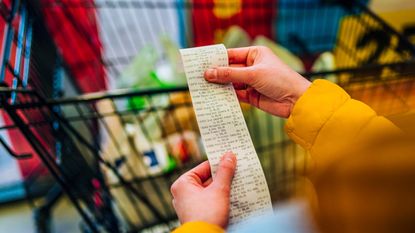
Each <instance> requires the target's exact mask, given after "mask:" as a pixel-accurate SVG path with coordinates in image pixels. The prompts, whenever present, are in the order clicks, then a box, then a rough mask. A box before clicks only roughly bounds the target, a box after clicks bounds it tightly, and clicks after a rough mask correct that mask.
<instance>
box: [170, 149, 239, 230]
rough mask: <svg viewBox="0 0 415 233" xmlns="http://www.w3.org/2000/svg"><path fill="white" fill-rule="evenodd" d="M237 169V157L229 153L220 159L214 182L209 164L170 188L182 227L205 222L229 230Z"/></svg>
mask: <svg viewBox="0 0 415 233" xmlns="http://www.w3.org/2000/svg"><path fill="white" fill-rule="evenodd" d="M235 169H236V157H235V155H234V154H232V153H230V152H228V153H226V154H225V155H223V157H222V158H221V161H220V162H219V165H218V168H217V170H216V174H215V177H213V180H212V177H211V173H210V165H209V162H208V161H205V162H203V163H201V164H199V165H198V166H197V167H195V168H193V169H192V170H190V171H188V172H186V173H185V174H183V175H182V176H180V177H179V179H177V180H176V181H175V182H174V184H173V185H172V186H171V193H172V195H173V206H174V209H175V210H176V213H177V216H178V217H179V220H180V223H182V224H184V223H186V222H193V221H203V222H207V223H211V224H215V225H219V226H221V227H223V228H226V226H227V225H228V219H229V205H230V201H229V195H230V190H231V184H232V179H233V175H234V173H235Z"/></svg>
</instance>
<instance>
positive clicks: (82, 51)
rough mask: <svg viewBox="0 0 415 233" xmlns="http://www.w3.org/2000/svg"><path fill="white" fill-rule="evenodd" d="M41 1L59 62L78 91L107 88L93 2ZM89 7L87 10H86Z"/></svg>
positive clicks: (70, 0) (73, 0) (79, 0)
mask: <svg viewBox="0 0 415 233" xmlns="http://www.w3.org/2000/svg"><path fill="white" fill-rule="evenodd" d="M56 2H57V0H42V1H41V6H42V12H43V17H44V20H45V24H46V27H47V29H48V30H49V32H50V34H51V36H52V38H53V40H54V42H55V44H56V46H57V47H58V50H59V52H60V54H61V55H62V57H63V60H64V62H65V64H66V65H67V67H68V68H69V70H70V72H71V76H72V77H73V78H74V83H75V84H76V85H77V86H78V88H79V90H80V91H81V92H84V93H86V92H97V91H103V90H106V89H107V81H106V74H105V67H104V65H103V62H102V44H101V41H100V38H99V33H98V26H97V17H96V10H95V8H94V7H93V6H94V1H93V0H59V1H58V2H59V4H57V3H56ZM88 6H90V7H88Z"/></svg>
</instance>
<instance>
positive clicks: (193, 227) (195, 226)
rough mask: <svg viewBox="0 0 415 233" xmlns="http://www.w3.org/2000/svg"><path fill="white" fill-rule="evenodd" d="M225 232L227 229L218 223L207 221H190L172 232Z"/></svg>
mask: <svg viewBox="0 0 415 233" xmlns="http://www.w3.org/2000/svg"><path fill="white" fill-rule="evenodd" d="M196 232H197V233H224V232H225V231H224V230H223V229H222V228H220V227H219V226H217V225H214V224H210V223H205V222H188V223H185V224H183V225H181V226H180V227H178V228H177V229H176V230H174V231H173V232H172V233H196Z"/></svg>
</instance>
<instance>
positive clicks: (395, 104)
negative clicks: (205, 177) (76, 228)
mask: <svg viewBox="0 0 415 233" xmlns="http://www.w3.org/2000/svg"><path fill="white" fill-rule="evenodd" d="M0 12H1V14H2V16H3V18H2V20H3V21H4V24H5V30H4V35H3V47H2V51H3V52H2V59H3V60H2V67H1V76H0V78H1V81H2V87H1V88H0V97H1V99H0V100H1V106H2V107H1V110H2V113H3V116H4V117H7V118H8V119H9V120H8V121H7V122H6V123H5V124H4V125H3V126H2V127H1V128H0V129H1V131H2V132H3V133H4V132H6V131H7V132H9V133H10V132H14V134H13V135H19V136H20V138H21V139H22V141H21V142H20V143H22V144H23V143H27V144H28V145H30V148H29V149H27V148H25V149H26V150H25V149H23V150H22V149H21V148H19V147H17V146H16V145H15V143H16V142H13V141H12V142H11V143H10V142H9V143H8V142H7V141H6V140H1V142H2V144H3V146H5V147H6V148H7V149H8V151H9V152H10V155H12V156H14V157H15V158H17V159H20V160H23V159H27V158H28V157H36V158H39V159H40V160H41V161H42V164H43V166H45V167H46V168H47V171H48V172H49V173H50V175H51V176H52V177H53V178H54V179H55V180H56V182H57V184H58V186H54V187H53V188H52V190H53V192H52V194H53V195H54V198H52V199H53V200H54V201H53V202H52V203H54V202H55V199H56V197H60V196H61V193H64V194H65V195H66V196H67V197H68V198H69V199H70V201H71V202H72V203H73V205H74V207H75V208H76V209H77V211H78V212H79V214H80V215H81V217H82V219H83V223H82V225H81V226H82V230H83V231H85V232H138V231H145V230H147V231H156V232H158V231H169V230H170V229H172V228H174V227H175V226H176V225H177V221H175V219H176V215H175V212H174V210H173V208H172V206H171V196H170V193H169V188H170V185H171V184H172V182H173V181H174V180H175V179H176V178H177V177H178V176H179V175H180V174H182V173H183V172H184V171H186V170H187V169H189V168H191V167H193V166H194V165H195V164H197V163H199V162H200V161H203V160H204V159H205V154H204V151H203V146H201V140H200V134H199V130H198V127H197V123H196V120H195V115H194V112H193V109H192V105H191V99H190V96H189V94H188V91H187V87H186V86H181V85H161V84H160V83H157V82H156V84H157V85H155V84H154V82H153V83H152V84H153V86H151V85H149V87H147V88H143V87H142V86H135V87H134V88H133V89H121V90H110V91H105V92H96V93H91V94H84V95H79V93H80V92H88V91H91V90H95V89H94V87H98V90H101V89H105V88H106V87H105V86H106V85H108V86H109V87H115V86H117V85H116V84H114V83H117V82H118V80H119V79H120V78H122V77H123V75H125V72H124V70H128V69H131V68H129V67H131V64H134V60H135V58H136V57H137V54H138V53H139V52H140V51H143V50H150V51H153V52H152V53H153V55H154V56H153V55H152V56H149V57H147V58H149V59H148V60H151V59H153V57H156V59H154V60H155V62H156V63H157V64H165V63H166V61H169V59H170V61H171V59H172V58H171V57H172V56H173V57H174V52H171V51H172V49H171V47H168V48H167V49H166V47H165V44H166V42H165V41H166V40H163V39H160V38H164V37H165V36H166V35H169V36H172V35H176V36H177V37H175V39H172V38H170V39H171V40H172V41H173V42H174V43H177V44H180V46H182V47H188V46H194V45H205V44H210V43H216V42H221V41H224V40H226V34H227V31H226V30H227V29H229V28H230V27H232V26H233V25H239V28H242V29H244V30H245V31H246V34H248V35H249V36H250V37H254V36H261V35H266V36H267V37H268V38H274V39H276V41H277V42H278V43H279V45H282V46H284V47H285V48H288V49H289V50H291V51H292V53H293V54H295V55H296V56H297V57H299V58H300V59H301V60H302V61H303V63H304V69H303V70H302V73H303V74H304V76H305V77H307V78H310V79H314V78H327V79H331V80H332V81H336V82H338V83H339V84H340V85H342V86H343V87H344V88H345V89H346V90H348V91H349V93H351V95H352V96H353V97H355V98H358V99H361V100H363V101H365V102H366V103H368V104H369V105H371V106H372V107H374V108H375V109H376V110H377V111H379V112H381V113H383V114H385V115H388V114H398V113H404V112H408V111H411V110H413V109H414V105H415V94H414V93H415V91H414V89H415V87H414V79H413V77H414V75H415V70H414V68H413V67H414V64H415V63H414V55H415V49H414V47H413V46H412V45H411V44H410V43H409V42H408V41H407V40H406V38H404V37H403V36H401V35H400V34H399V33H397V32H396V31H395V30H394V29H392V28H391V27H390V26H388V25H387V24H386V23H385V22H384V21H382V20H381V19H380V18H379V17H377V16H376V15H375V14H374V13H373V12H371V11H370V10H368V9H367V8H366V6H365V3H364V1H305V0H301V1H300V0H298V1H283V0H280V1H278V2H276V1H270V0H267V1H265V0H261V1H248V0H246V1H237V0H235V1H208V0H194V1H192V2H191V1H182V0H157V1H144V0H132V1H122V0H96V1H92V0H71V1H64V0H61V1H58V0H44V1H9V2H7V1H3V2H2V3H1V11H0ZM212 12H213V13H212ZM80 19H81V20H80ZM277 19H278V20H277ZM334 19H335V20H334ZM276 20H277V21H276ZM333 21H336V22H335V23H333ZM20 25H22V26H20ZM276 25H277V26H276ZM278 25H279V26H278ZM16 32H18V33H16ZM97 32H99V33H97ZM96 35H99V36H100V38H101V41H97V37H96ZM167 44H169V43H167ZM170 44H171V43H170ZM149 45H150V46H151V47H152V49H148V47H149ZM169 48H170V49H169ZM176 52H177V51H176ZM325 52H331V53H332V56H335V58H336V66H335V67H333V66H331V67H329V68H325V69H319V70H313V69H312V67H311V66H312V65H311V64H312V63H313V62H314V61H315V60H316V59H318V57H319V55H321V54H323V53H325ZM171 54H173V55H171ZM147 55H148V54H147ZM150 58H151V59H150ZM13 61H14V62H13ZM13 63H14V64H13ZM151 65H154V64H150V65H149V66H151ZM136 68H137V67H136ZM146 69H147V67H145V66H144V65H142V66H138V70H146ZM150 73H151V72H150ZM151 74H152V73H151ZM103 77H105V78H106V79H107V82H108V83H107V84H106V85H104V84H102V78H103ZM68 85H71V86H73V87H74V88H73V91H72V93H70V92H68V91H65V92H63V90H67V89H68ZM242 109H243V112H244V116H245V118H246V122H247V125H248V128H249V130H250V133H251V136H252V138H253V141H254V145H255V148H256V150H257V152H258V156H259V158H260V160H261V163H262V166H263V169H264V172H265V175H266V179H267V182H268V185H269V188H270V192H271V196H272V199H273V202H274V203H278V202H280V201H284V200H286V199H288V198H290V197H292V196H293V194H294V193H295V192H297V191H301V187H302V185H301V184H302V181H303V178H302V177H303V175H304V174H305V173H306V172H307V170H308V166H309V162H308V161H309V159H310V158H309V157H308V155H307V153H306V152H305V151H304V150H303V149H301V148H299V147H298V146H297V145H295V144H293V143H292V142H291V141H290V140H289V139H288V138H287V136H286V135H285V133H284V131H283V126H284V120H282V119H279V118H276V117H272V116H269V115H267V114H265V113H264V112H261V111H259V110H256V109H253V108H251V107H249V106H246V105H242ZM10 135H12V134H10ZM23 141H24V142H23ZM13 143H14V144H13ZM36 184H38V183H35V184H34V185H36ZM56 190H57V191H56ZM56 193H58V194H56ZM40 230H44V231H45V232H46V231H48V229H40Z"/></svg>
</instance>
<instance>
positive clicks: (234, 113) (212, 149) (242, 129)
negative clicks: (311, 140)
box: [180, 45, 272, 224]
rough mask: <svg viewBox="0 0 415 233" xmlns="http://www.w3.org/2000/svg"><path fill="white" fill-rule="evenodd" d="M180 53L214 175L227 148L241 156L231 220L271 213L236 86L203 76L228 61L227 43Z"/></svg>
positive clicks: (233, 193)
mask: <svg viewBox="0 0 415 233" xmlns="http://www.w3.org/2000/svg"><path fill="white" fill-rule="evenodd" d="M180 53H181V56H182V61H183V65H184V71H185V74H186V77H187V82H188V85H189V90H190V94H191V97H192V102H193V107H194V110H195V113H196V118H197V122H198V125H199V129H200V132H201V136H202V140H203V144H204V147H205V150H206V153H207V157H208V159H209V162H210V165H211V171H212V177H215V176H214V175H215V172H216V168H217V165H218V163H219V161H220V157H221V156H222V155H223V154H224V153H225V152H228V151H232V152H233V153H235V154H236V157H237V160H238V162H237V170H236V173H235V176H234V179H233V182H232V186H231V196H230V215H229V216H230V219H229V223H230V224H234V223H238V222H241V221H243V220H245V219H246V218H248V217H250V216H252V215H262V214H269V213H271V212H272V203H271V197H270V194H269V190H268V186H267V183H266V180H265V176H264V172H263V170H262V167H261V164H260V161H259V159H258V156H257V153H256V151H255V148H254V145H253V143H252V140H251V137H250V135H249V131H248V128H247V126H246V123H245V120H244V118H243V115H242V111H241V107H240V105H239V101H238V98H237V96H236V93H235V90H234V87H233V86H232V84H225V85H221V84H214V83H209V82H207V81H206V80H205V79H204V78H203V74H204V72H205V70H207V69H208V68H212V67H219V66H228V65H229V64H228V53H227V50H226V48H225V46H224V45H211V46H204V47H197V48H189V49H182V50H180Z"/></svg>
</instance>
